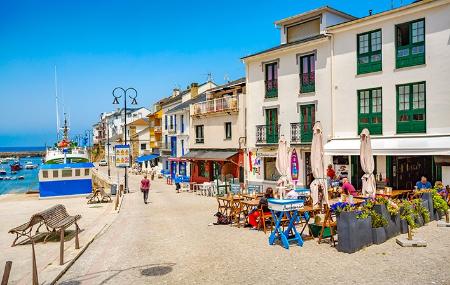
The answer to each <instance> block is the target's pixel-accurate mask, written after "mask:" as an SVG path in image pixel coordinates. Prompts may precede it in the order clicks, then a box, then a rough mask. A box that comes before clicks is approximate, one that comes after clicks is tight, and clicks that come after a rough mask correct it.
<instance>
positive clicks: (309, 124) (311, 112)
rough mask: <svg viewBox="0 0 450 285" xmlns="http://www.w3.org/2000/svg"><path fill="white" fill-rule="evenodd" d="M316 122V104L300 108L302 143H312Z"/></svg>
mask: <svg viewBox="0 0 450 285" xmlns="http://www.w3.org/2000/svg"><path fill="white" fill-rule="evenodd" d="M315 121H316V108H315V105H314V104H310V105H303V106H300V126H301V130H300V141H301V142H302V143H310V142H312V137H313V127H314V123H315Z"/></svg>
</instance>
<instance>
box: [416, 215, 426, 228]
mask: <svg viewBox="0 0 450 285" xmlns="http://www.w3.org/2000/svg"><path fill="white" fill-rule="evenodd" d="M414 222H415V223H416V225H417V227H418V228H420V227H421V226H423V225H424V222H423V218H422V216H418V217H416V218H415V219H414Z"/></svg>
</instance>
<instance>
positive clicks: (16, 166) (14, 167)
mask: <svg viewBox="0 0 450 285" xmlns="http://www.w3.org/2000/svg"><path fill="white" fill-rule="evenodd" d="M10 167H11V171H19V170H22V165H21V164H20V162H18V161H16V162H14V163H13V164H11V165H10Z"/></svg>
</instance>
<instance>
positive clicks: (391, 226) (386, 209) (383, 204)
mask: <svg viewBox="0 0 450 285" xmlns="http://www.w3.org/2000/svg"><path fill="white" fill-rule="evenodd" d="M397 208H398V206H397V204H395V203H394V202H392V201H391V200H388V199H386V198H384V197H377V198H376V199H375V201H374V205H373V211H375V212H376V213H377V214H379V215H381V216H382V217H383V218H384V219H385V220H386V225H385V226H384V228H385V230H386V238H387V239H390V238H391V237H394V236H396V235H398V234H399V232H400V216H399V215H398V209H397ZM372 218H373V217H372ZM372 223H373V221H372Z"/></svg>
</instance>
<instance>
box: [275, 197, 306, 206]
mask: <svg viewBox="0 0 450 285" xmlns="http://www.w3.org/2000/svg"><path fill="white" fill-rule="evenodd" d="M267 201H268V202H269V203H272V204H278V205H289V204H300V203H303V200H281V199H274V198H269V199H267Z"/></svg>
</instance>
